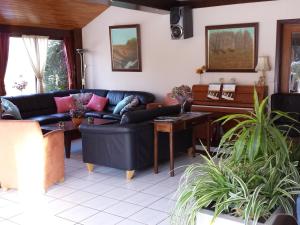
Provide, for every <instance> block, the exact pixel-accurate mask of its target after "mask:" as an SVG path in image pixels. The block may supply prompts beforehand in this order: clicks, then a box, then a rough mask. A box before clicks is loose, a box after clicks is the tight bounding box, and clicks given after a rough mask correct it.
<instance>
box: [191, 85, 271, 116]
mask: <svg viewBox="0 0 300 225" xmlns="http://www.w3.org/2000/svg"><path fill="white" fill-rule="evenodd" d="M254 88H255V89H256V92H257V96H258V100H259V101H262V100H263V99H264V98H265V97H266V96H267V91H268V89H267V87H266V86H253V85H237V86H236V89H235V95H234V100H225V99H220V100H213V99H210V98H208V97H207V94H208V85H201V84H198V85H194V86H193V88H192V95H193V102H192V111H194V112H212V113H217V114H223V115H224V114H231V113H248V112H251V111H253V108H254V104H253V94H254ZM221 91H222V90H221Z"/></svg>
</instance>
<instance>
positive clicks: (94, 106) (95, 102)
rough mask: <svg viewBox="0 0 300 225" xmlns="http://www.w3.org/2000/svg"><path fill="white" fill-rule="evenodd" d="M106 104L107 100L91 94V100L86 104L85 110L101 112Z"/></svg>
mask: <svg viewBox="0 0 300 225" xmlns="http://www.w3.org/2000/svg"><path fill="white" fill-rule="evenodd" d="M107 102H108V98H104V97H101V96H98V95H95V94H93V96H92V98H91V100H90V101H89V103H88V104H87V106H86V107H87V108H88V109H91V110H95V111H97V112H101V111H103V109H104V108H105V106H106V104H107Z"/></svg>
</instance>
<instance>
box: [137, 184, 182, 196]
mask: <svg viewBox="0 0 300 225" xmlns="http://www.w3.org/2000/svg"><path fill="white" fill-rule="evenodd" d="M175 190H176V187H173V188H169V187H165V186H161V185H154V186H152V187H150V188H147V189H145V190H143V191H142V192H143V193H146V194H151V195H155V196H158V197H164V196H166V195H168V194H170V193H172V192H174V191H175Z"/></svg>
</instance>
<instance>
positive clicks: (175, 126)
mask: <svg viewBox="0 0 300 225" xmlns="http://www.w3.org/2000/svg"><path fill="white" fill-rule="evenodd" d="M209 115H210V114H209V113H199V112H198V113H186V114H183V115H182V116H180V119H178V120H175V121H169V120H166V121H163V120H160V121H158V120H154V173H156V174H157V173H158V132H165V133H169V143H170V176H171V177H173V176H174V140H173V135H174V133H175V132H177V131H181V130H184V129H189V128H192V129H193V146H192V154H193V156H195V144H196V139H197V138H198V137H197V132H195V131H196V127H197V126H199V125H203V124H205V126H206V134H207V137H206V138H207V149H210V141H209V140H210V136H209V135H210V132H209V127H210V122H209V121H210V120H209Z"/></svg>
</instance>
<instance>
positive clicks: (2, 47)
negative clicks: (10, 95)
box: [0, 32, 9, 96]
mask: <svg viewBox="0 0 300 225" xmlns="http://www.w3.org/2000/svg"><path fill="white" fill-rule="evenodd" d="M8 52H9V34H8V33H1V32H0V96H2V95H6V91H5V84H4V77H5V72H6V66H7V61H8Z"/></svg>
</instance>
